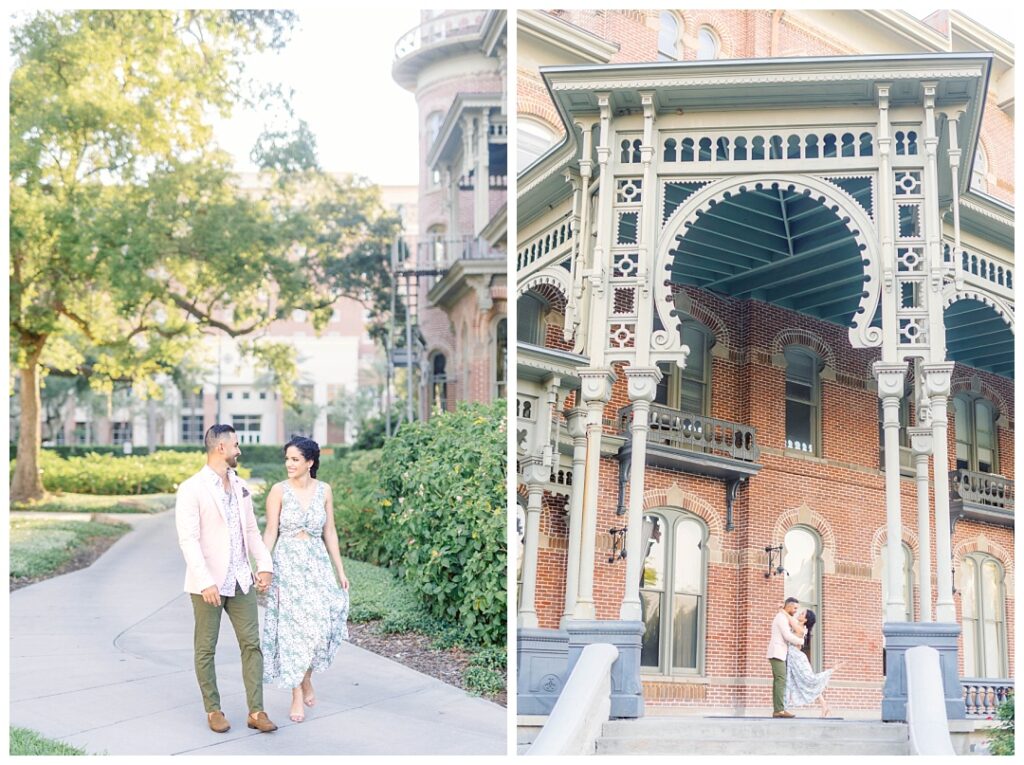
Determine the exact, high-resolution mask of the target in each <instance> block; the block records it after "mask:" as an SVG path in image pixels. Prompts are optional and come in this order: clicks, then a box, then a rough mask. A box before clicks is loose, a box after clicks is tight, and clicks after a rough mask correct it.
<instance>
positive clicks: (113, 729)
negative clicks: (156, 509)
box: [10, 513, 506, 755]
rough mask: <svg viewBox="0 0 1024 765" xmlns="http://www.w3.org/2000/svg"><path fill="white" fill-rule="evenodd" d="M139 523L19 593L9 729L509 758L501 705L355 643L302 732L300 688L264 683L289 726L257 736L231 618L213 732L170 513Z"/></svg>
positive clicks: (184, 742) (321, 690) (248, 750)
mask: <svg viewBox="0 0 1024 765" xmlns="http://www.w3.org/2000/svg"><path fill="white" fill-rule="evenodd" d="M126 520H128V519H126ZM130 522H131V523H132V524H133V525H134V526H135V529H134V530H133V531H132V532H130V533H129V534H127V535H126V536H125V537H123V538H122V539H120V540H119V541H118V542H117V543H115V544H114V546H113V547H112V548H111V549H110V550H109V551H108V552H107V553H106V554H105V555H104V556H103V557H101V558H100V559H99V560H98V561H97V562H96V563H94V564H93V565H92V566H90V567H89V568H87V569H83V570H82V571H76V572H74V573H71V574H66V575H64V576H60V577H56V578H54V579H49V580H47V581H44V582H40V583H39V584H34V585H32V586H30V587H25V588H23V589H21V590H18V591H16V592H13V593H11V595H10V606H11V610H10V625H11V695H10V718H11V725H12V726H21V727H26V728H31V729H33V730H37V731H39V732H40V733H42V734H43V735H45V736H48V737H51V738H59V739H62V740H64V741H67V742H68V743H70V744H73V745H75V746H79V747H81V748H83V749H85V750H86V751H87V752H88V753H90V754H138V755H144V754H145V755H160V754H164V755H166V754H275V755H297V754H323V755H353V754H497V755H501V754H505V751H506V744H505V741H506V713H505V709H504V708H502V707H500V706H498V705H496V704H492V703H491V702H488V701H485V700H483V699H480V698H476V697H473V696H469V695H468V694H466V693H464V692H463V691H460V690H459V689H457V688H454V687H452V686H450V685H446V684H445V683H442V682H441V681H439V680H435V679H434V678H431V677H428V676H426V675H423V674H420V673H419V672H416V671H414V670H411V669H409V668H407V667H404V666H402V665H401V664H396V663H395V662H392V661H389V660H388V659H385V658H383V657H381V656H378V655H376V654H373V653H370V652H368V651H364V650H362V649H360V648H356V647H355V646H353V645H350V644H348V643H346V644H344V645H343V646H342V647H341V649H340V650H339V652H338V656H337V658H336V659H335V661H334V664H333V666H332V667H331V669H330V670H328V671H327V672H325V673H323V674H319V675H314V678H313V682H314V684H315V686H316V689H317V695H318V697H319V703H318V704H317V706H316V707H314V708H313V709H310V710H307V713H306V721H305V722H303V723H298V724H297V723H293V722H291V721H290V720H289V719H288V707H289V704H290V700H291V693H290V691H288V690H278V689H277V688H273V687H271V686H266V687H265V690H264V700H265V703H266V708H267V713H268V714H269V715H270V718H271V719H272V720H274V722H276V723H277V724H278V725H279V726H280V729H279V730H278V731H276V732H275V733H271V734H260V733H257V732H256V731H252V730H250V729H248V728H247V727H246V725H245V717H246V708H245V692H244V688H243V686H242V674H241V665H240V662H239V653H238V644H237V642H236V641H235V636H234V633H233V632H232V630H231V626H230V622H229V620H228V619H227V618H225V619H224V620H223V624H222V629H221V635H220V641H219V643H218V650H217V678H218V684H219V686H220V692H221V701H222V705H223V709H224V713H225V715H226V716H227V718H228V720H229V721H230V722H231V725H232V727H231V730H230V731H228V732H227V733H225V734H216V733H213V732H211V731H210V730H209V729H208V728H207V727H206V716H205V714H204V712H203V705H202V700H201V697H200V694H199V688H198V686H197V684H196V678H195V673H194V671H193V665H192V627H193V621H192V607H191V604H190V603H189V600H188V598H187V596H186V595H185V594H184V593H183V592H182V582H183V580H184V561H183V560H182V558H181V553H180V551H179V549H178V545H177V539H176V537H175V532H174V517H173V513H162V514H160V515H155V516H148V517H147V516H141V517H140V516H133V517H131V519H130ZM261 617H262V612H261Z"/></svg>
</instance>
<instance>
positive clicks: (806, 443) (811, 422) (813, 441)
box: [785, 345, 822, 454]
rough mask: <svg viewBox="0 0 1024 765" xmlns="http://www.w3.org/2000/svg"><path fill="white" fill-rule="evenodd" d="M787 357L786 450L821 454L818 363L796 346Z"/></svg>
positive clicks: (787, 353) (819, 363)
mask: <svg viewBox="0 0 1024 765" xmlns="http://www.w3.org/2000/svg"><path fill="white" fill-rule="evenodd" d="M785 357H786V448H787V449H796V450H797V451H801V452H809V453H811V454H820V453H821V435H820V434H821V382H820V379H819V375H820V372H821V368H822V363H821V360H820V359H819V358H818V357H817V356H815V355H814V354H813V353H811V352H810V351H808V350H806V349H805V348H801V347H799V346H792V345H791V346H789V347H788V348H786V350H785Z"/></svg>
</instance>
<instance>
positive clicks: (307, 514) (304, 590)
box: [262, 481, 348, 688]
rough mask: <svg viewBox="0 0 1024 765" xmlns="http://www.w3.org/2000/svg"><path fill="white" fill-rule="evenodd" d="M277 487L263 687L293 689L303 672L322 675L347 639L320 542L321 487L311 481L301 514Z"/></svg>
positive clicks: (342, 596)
mask: <svg viewBox="0 0 1024 765" xmlns="http://www.w3.org/2000/svg"><path fill="white" fill-rule="evenodd" d="M282 485H283V487H284V497H283V498H282V501H281V517H280V521H279V524H278V537H277V543H276V544H275V545H274V552H273V559H274V577H273V579H272V581H271V584H270V588H269V589H268V590H267V593H266V598H265V603H266V609H267V610H266V621H265V623H264V627H263V641H262V643H263V645H262V648H263V682H264V683H272V682H276V683H277V686H278V687H279V688H296V687H298V685H299V684H300V683H301V682H302V679H303V677H304V676H305V674H306V670H308V669H312V670H313V671H314V672H323V671H324V670H326V669H327V668H328V667H329V666H330V665H331V662H332V661H333V660H334V654H335V653H337V651H338V646H339V645H340V644H341V641H343V640H347V639H348V625H347V621H348V593H347V592H346V591H345V590H344V589H342V588H341V586H340V585H339V584H338V579H337V575H336V573H335V571H334V566H333V565H332V564H331V559H330V556H328V554H327V547H326V546H325V545H324V540H323V537H322V534H323V529H324V523H325V522H326V521H327V512H326V509H325V508H324V483H323V482H322V481H317V486H316V490H315V491H314V494H313V499H312V500H311V501H310V503H309V506H308V507H306V508H303V507H302V505H301V504H300V503H299V499H298V497H297V496H296V495H295V492H294V491H292V488H291V486H289V484H288V482H287V481H285V482H283V484H282ZM303 532H305V534H306V537H305V538H303V536H302V534H303Z"/></svg>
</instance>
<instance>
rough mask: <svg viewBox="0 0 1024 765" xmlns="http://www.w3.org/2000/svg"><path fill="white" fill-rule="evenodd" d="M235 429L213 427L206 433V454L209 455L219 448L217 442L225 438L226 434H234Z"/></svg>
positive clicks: (225, 426)
mask: <svg viewBox="0 0 1024 765" xmlns="http://www.w3.org/2000/svg"><path fill="white" fill-rule="evenodd" d="M234 432H235V429H234V428H233V427H231V426H230V425H211V426H210V429H209V430H208V431H206V438H205V439H204V440H205V442H206V453H207V454H209V453H210V452H212V451H213V450H214V449H216V448H217V442H218V441H220V440H221V438H223V437H224V435H225V434H226V433H234Z"/></svg>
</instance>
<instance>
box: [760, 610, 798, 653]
mask: <svg viewBox="0 0 1024 765" xmlns="http://www.w3.org/2000/svg"><path fill="white" fill-rule="evenodd" d="M787 643H792V644H793V645H795V646H796V647H797V648H799V647H800V646H802V645H803V644H804V639H803V638H802V637H798V636H797V635H796V633H794V632H793V628H792V627H790V626H789V615H788V614H786V612H785V611H779V612H778V613H777V614H775V618H774V619H773V620H772V637H771V640H769V641H768V658H769V659H781V660H782V661H785V660H786V655H787V652H786V648H787V646H786V644H787Z"/></svg>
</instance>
